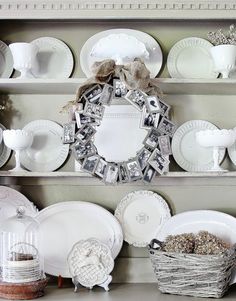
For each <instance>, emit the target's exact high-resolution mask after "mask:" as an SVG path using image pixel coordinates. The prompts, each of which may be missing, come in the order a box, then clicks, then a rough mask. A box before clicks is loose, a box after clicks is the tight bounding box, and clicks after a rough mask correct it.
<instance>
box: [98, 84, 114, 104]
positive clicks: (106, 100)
mask: <svg viewBox="0 0 236 301" xmlns="http://www.w3.org/2000/svg"><path fill="white" fill-rule="evenodd" d="M112 99H113V87H112V86H111V85H108V84H105V85H104V87H103V90H102V94H101V97H100V103H102V104H103V105H105V106H109V105H110V104H111V102H112Z"/></svg>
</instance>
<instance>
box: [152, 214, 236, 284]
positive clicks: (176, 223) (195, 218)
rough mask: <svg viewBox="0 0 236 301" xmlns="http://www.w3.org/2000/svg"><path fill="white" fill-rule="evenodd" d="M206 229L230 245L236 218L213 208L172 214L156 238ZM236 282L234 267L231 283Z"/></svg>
mask: <svg viewBox="0 0 236 301" xmlns="http://www.w3.org/2000/svg"><path fill="white" fill-rule="evenodd" d="M201 230H205V231H208V232H210V233H212V234H214V235H216V236H218V237H219V238H221V239H223V240H224V241H226V242H228V243H230V244H231V245H233V244H236V218H235V217H233V216H231V215H229V214H226V213H223V212H219V211H214V210H195V211H187V212H183V213H179V214H177V215H174V216H173V217H172V218H171V219H169V220H168V221H167V222H166V223H165V224H164V225H163V227H162V228H161V230H160V232H159V233H158V235H157V239H159V240H160V241H164V240H165V239H166V237H167V236H168V235H177V234H182V233H195V234H196V233H197V232H199V231H201ZM235 282H236V269H234V271H233V276H232V279H231V284H232V283H235Z"/></svg>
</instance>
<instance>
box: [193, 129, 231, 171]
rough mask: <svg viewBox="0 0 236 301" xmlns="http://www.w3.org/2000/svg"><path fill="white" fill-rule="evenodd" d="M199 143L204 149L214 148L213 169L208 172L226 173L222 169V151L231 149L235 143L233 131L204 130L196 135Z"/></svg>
mask: <svg viewBox="0 0 236 301" xmlns="http://www.w3.org/2000/svg"><path fill="white" fill-rule="evenodd" d="M196 139H197V142H198V143H199V144H200V145H201V146H203V147H208V148H209V147H211V148H213V161H214V164H213V167H212V168H211V169H210V170H208V171H213V172H214V171H216V172H226V171H228V170H225V169H223V168H221V167H220V164H219V161H220V150H221V149H224V148H227V147H230V146H231V145H232V144H233V143H234V142H235V132H234V131H233V130H225V129H223V130H203V131H200V132H197V133H196Z"/></svg>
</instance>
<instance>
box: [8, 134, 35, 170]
mask: <svg viewBox="0 0 236 301" xmlns="http://www.w3.org/2000/svg"><path fill="white" fill-rule="evenodd" d="M3 140H4V143H5V144H6V146H7V147H9V148H11V149H12V150H14V151H15V161H16V166H15V167H14V168H13V169H11V170H9V171H24V170H25V169H23V168H22V167H21V166H20V152H21V151H22V150H24V149H27V148H29V147H30V146H31V144H32V142H33V134H32V133H31V132H28V131H25V130H5V131H3Z"/></svg>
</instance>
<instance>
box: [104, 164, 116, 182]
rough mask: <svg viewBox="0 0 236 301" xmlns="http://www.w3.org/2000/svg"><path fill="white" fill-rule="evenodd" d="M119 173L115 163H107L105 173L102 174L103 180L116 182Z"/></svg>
mask: <svg viewBox="0 0 236 301" xmlns="http://www.w3.org/2000/svg"><path fill="white" fill-rule="evenodd" d="M118 175H119V169H118V166H117V165H116V164H113V163H108V164H107V167H106V170H105V174H104V178H103V180H104V182H105V183H107V184H116V183H117V179H118Z"/></svg>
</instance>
